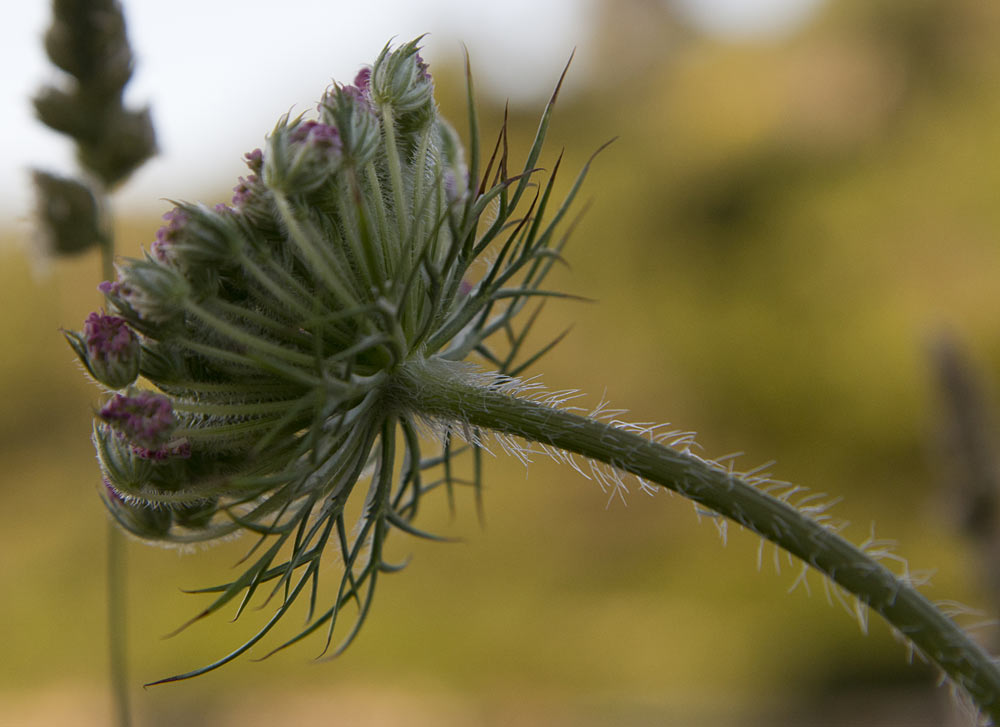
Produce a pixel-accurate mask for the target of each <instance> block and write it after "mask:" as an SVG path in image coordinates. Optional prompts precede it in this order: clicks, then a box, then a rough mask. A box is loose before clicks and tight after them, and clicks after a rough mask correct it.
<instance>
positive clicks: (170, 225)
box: [149, 207, 188, 263]
mask: <svg viewBox="0 0 1000 727" xmlns="http://www.w3.org/2000/svg"><path fill="white" fill-rule="evenodd" d="M163 219H164V220H166V222H167V224H165V225H163V226H162V227H160V229H158V230H157V231H156V240H154V241H153V244H152V245H150V246H149V248H150V251H151V252H152V253H153V257H155V258H156V259H157V260H159V261H160V262H161V263H169V262H170V261H171V253H170V248H171V246H172V245H173V244H174V242H176V240H177V239H178V237H179V236H180V234H181V230H182V229H183V227H184V225H186V224H187V222H188V216H187V213H185V212H184V210H182V209H180V208H178V207H174V208H173V209H172V210H170V211H168V212H166V213H165V214H164V215H163Z"/></svg>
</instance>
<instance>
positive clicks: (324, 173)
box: [263, 120, 340, 194]
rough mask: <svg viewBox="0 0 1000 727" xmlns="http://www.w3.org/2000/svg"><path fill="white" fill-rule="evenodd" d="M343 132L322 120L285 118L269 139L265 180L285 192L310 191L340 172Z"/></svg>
mask: <svg viewBox="0 0 1000 727" xmlns="http://www.w3.org/2000/svg"><path fill="white" fill-rule="evenodd" d="M339 161H340V133H339V132H338V131H337V129H336V128H334V127H332V126H330V125H328V124H324V123H322V122H319V121H312V120H310V121H302V120H296V121H292V122H290V123H289V122H287V121H286V120H282V121H281V122H279V124H278V126H277V127H275V129H274V131H273V132H272V134H271V138H270V139H268V145H267V152H266V153H265V154H264V166H263V179H264V183H265V184H266V185H267V186H268V187H269V188H270V189H274V190H278V191H281V192H282V193H286V194H307V193H309V192H312V191H314V190H316V189H318V188H319V187H320V186H322V185H323V184H324V183H325V182H327V181H328V180H329V179H330V177H331V176H333V174H334V173H335V172H336V171H337V168H338V166H339Z"/></svg>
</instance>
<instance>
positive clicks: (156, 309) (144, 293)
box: [101, 260, 191, 323]
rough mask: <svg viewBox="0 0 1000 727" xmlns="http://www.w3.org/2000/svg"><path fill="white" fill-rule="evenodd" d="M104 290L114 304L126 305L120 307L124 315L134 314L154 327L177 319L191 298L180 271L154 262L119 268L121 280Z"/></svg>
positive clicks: (133, 263) (140, 261)
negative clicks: (156, 324) (131, 312)
mask: <svg viewBox="0 0 1000 727" xmlns="http://www.w3.org/2000/svg"><path fill="white" fill-rule="evenodd" d="M101 290H102V291H103V292H104V293H105V294H106V295H108V297H109V300H111V301H112V302H113V303H124V304H125V305H124V306H119V307H120V308H121V309H122V312H123V314H124V311H134V313H135V315H136V316H138V318H139V319H140V320H143V321H147V322H151V323H160V322H164V321H169V320H170V319H172V318H174V317H176V316H177V315H178V314H180V313H181V312H182V311H183V309H184V305H185V302H186V301H187V300H188V298H189V297H190V294H191V286H190V284H189V282H188V281H187V280H185V278H184V277H183V276H182V275H181V274H180V273H179V272H178V271H176V270H174V269H173V268H171V267H168V266H165V265H163V264H161V263H158V262H154V261H153V260H135V261H133V262H132V264H131V265H127V266H122V267H119V269H118V280H117V281H116V282H113V283H109V282H107V281H106V282H105V283H102V284H101ZM126 317H127V316H126ZM129 320H130V321H131V318H130V319H129ZM132 322H133V323H134V321H132Z"/></svg>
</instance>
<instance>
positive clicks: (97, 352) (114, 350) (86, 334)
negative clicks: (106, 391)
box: [66, 313, 141, 389]
mask: <svg viewBox="0 0 1000 727" xmlns="http://www.w3.org/2000/svg"><path fill="white" fill-rule="evenodd" d="M66 337H67V338H68V339H69V342H70V345H71V346H72V347H73V350H75V351H76V353H77V355H78V356H79V357H80V360H81V361H82V362H83V365H84V366H85V367H86V368H87V371H88V372H90V375H91V376H93V377H94V378H95V379H97V380H98V381H100V382H101V383H102V384H104V385H105V386H107V387H109V388H112V389H123V388H125V387H126V386H128V385H130V384H132V383H133V382H134V381H135V380H136V378H137V377H138V376H139V355H140V351H141V346H140V345H139V339H138V337H137V336H136V335H135V333H133V332H132V329H131V328H129V327H128V324H127V323H126V322H125V319H124V318H120V317H118V316H110V315H106V314H103V313H91V314H90V315H89V316H87V320H86V321H84V324H83V334H82V335H81V334H78V333H69V332H67V333H66Z"/></svg>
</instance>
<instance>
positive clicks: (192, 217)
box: [150, 204, 244, 290]
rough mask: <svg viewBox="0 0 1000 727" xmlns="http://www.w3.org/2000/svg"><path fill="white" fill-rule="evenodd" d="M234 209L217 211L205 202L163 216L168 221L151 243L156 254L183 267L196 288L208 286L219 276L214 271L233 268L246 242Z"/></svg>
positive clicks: (171, 263)
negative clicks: (234, 217)
mask: <svg viewBox="0 0 1000 727" xmlns="http://www.w3.org/2000/svg"><path fill="white" fill-rule="evenodd" d="M231 212H232V210H230V208H229V207H226V206H225V205H222V207H221V208H219V209H215V210H211V209H209V208H208V207H206V206H205V205H190V204H181V205H178V206H177V207H174V209H172V210H170V211H169V212H167V213H166V214H164V215H163V219H164V220H166V221H167V224H166V225H164V226H162V227H161V228H160V229H159V230H157V232H156V240H155V241H154V242H153V244H152V245H151V246H150V249H151V252H152V253H153V256H154V257H155V258H156V259H157V260H159V261H160V262H162V263H165V264H167V265H172V266H174V267H176V268H177V269H179V270H180V271H181V272H182V273H183V274H184V277H185V278H186V279H187V280H188V282H190V283H192V284H193V285H194V286H195V287H196V288H198V289H201V290H204V289H206V288H207V287H208V286H210V285H212V284H214V282H215V280H216V278H217V275H215V274H214V271H215V270H216V269H220V270H221V269H225V268H228V267H230V266H231V265H232V264H233V263H234V262H235V261H236V259H237V258H238V256H239V250H240V248H241V247H242V246H243V244H244V240H243V237H242V235H241V233H240V230H239V229H238V227H237V226H236V225H235V224H234V222H233V220H232V218H231V216H230V214H231ZM209 271H213V272H211V273H210V272H209Z"/></svg>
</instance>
